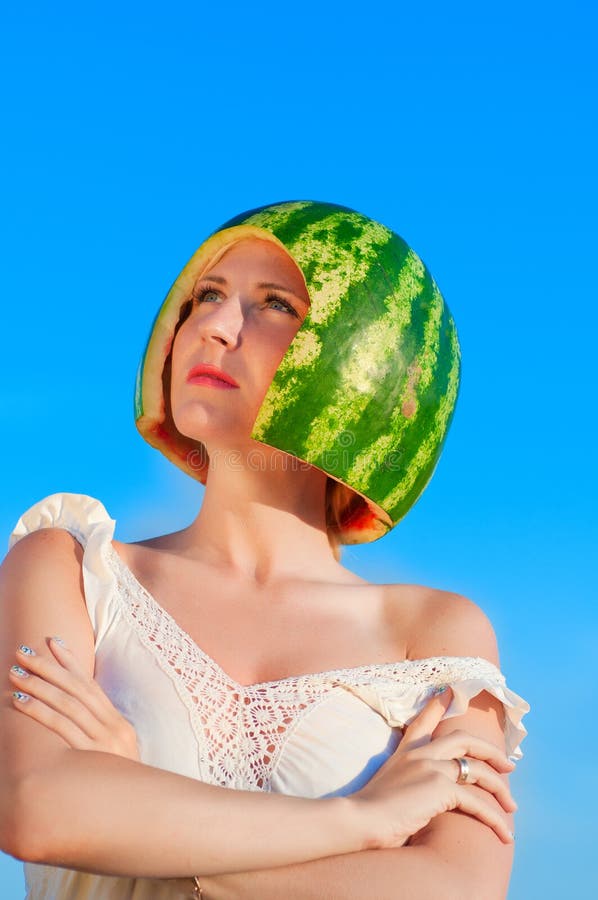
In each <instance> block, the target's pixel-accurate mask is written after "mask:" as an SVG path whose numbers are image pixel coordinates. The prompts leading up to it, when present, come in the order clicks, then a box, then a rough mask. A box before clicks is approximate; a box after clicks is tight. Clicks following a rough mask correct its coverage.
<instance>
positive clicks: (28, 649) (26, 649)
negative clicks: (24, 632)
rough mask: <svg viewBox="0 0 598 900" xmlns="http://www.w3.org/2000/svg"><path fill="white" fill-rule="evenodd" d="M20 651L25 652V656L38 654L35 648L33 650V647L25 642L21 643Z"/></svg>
mask: <svg viewBox="0 0 598 900" xmlns="http://www.w3.org/2000/svg"><path fill="white" fill-rule="evenodd" d="M18 649H19V652H20V653H23V654H24V655H25V656H37V653H36V652H35V650H32V649H31V647H27V646H26V645H25V644H19V648H18Z"/></svg>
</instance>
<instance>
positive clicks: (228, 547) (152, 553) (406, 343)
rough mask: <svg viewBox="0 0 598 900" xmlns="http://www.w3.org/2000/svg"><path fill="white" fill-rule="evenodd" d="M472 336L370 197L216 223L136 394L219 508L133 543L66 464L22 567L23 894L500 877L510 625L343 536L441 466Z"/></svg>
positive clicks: (176, 893) (13, 708) (12, 581)
mask: <svg viewBox="0 0 598 900" xmlns="http://www.w3.org/2000/svg"><path fill="white" fill-rule="evenodd" d="M458 366H459V353H458V344H457V341H456V333H455V330H454V324H453V322H452V319H451V317H450V314H449V312H448V310H447V309H446V306H445V305H444V303H443V301H442V298H441V297H440V294H439V293H438V290H437V288H436V286H435V285H434V283H433V281H432V280H431V278H430V276H429V274H428V273H427V271H426V270H425V268H424V266H423V264H422V263H421V261H420V260H419V259H418V258H417V257H416V256H415V254H413V252H412V251H410V250H409V248H407V247H406V245H405V244H404V243H403V242H402V241H401V240H400V238H398V237H397V236H396V235H393V234H392V232H390V231H389V230H388V229H385V228H384V227H383V226H381V225H379V224H378V223H375V222H372V221H371V220H369V219H366V218H365V217H363V216H360V215H359V214H358V213H354V212H353V211H351V210H346V209H344V208H342V207H336V206H332V205H330V204H319V203H309V202H304V203H303V202H302V203H283V204H276V205H275V206H272V207H265V208H262V209H261V210H257V211H252V212H250V213H246V214H243V215H242V216H240V217H238V218H237V219H235V220H232V221H231V222H229V223H227V225H226V226H224V227H223V228H222V229H219V230H218V232H216V233H215V234H214V235H212V236H211V237H210V238H209V239H208V241H206V242H205V243H204V244H203V245H202V246H201V247H200V249H199V250H198V251H197V253H196V254H195V255H194V257H193V258H192V260H191V261H190V263H189V264H188V266H187V267H186V268H185V269H184V270H183V272H182V273H181V275H180V276H179V278H178V279H177V281H176V282H175V284H174V285H173V288H172V289H171V291H170V293H169V295H168V297H167V298H166V301H165V302H164V304H163V307H162V309H161V311H160V313H159V315H158V317H157V319H156V321H155V323H154V326H153V328H152V332H151V335H150V339H149V342H148V346H147V349H146V352H145V354H144V357H143V359H142V363H141V366H140V370H139V373H138V379H137V385H136V407H135V413H136V422H137V425H138V428H139V430H140V431H141V433H142V434H143V436H144V437H145V438H146V439H147V440H148V441H149V442H150V443H151V444H152V445H153V446H156V447H157V448H158V449H160V450H161V451H162V452H163V453H165V455H166V456H167V457H168V458H169V459H171V460H172V461H173V462H175V463H176V464H177V465H179V466H180V467H181V468H183V469H184V470H185V471H186V472H188V474H190V475H192V476H193V477H195V478H198V479H199V480H201V481H202V482H204V483H205V484H206V492H205V496H204V499H203V504H202V507H201V510H200V512H199V514H198V516H197V517H196V519H195V520H194V522H192V523H191V525H190V526H189V527H187V528H185V529H182V530H181V531H179V532H176V533H174V534H169V535H163V536H160V537H157V538H153V539H150V540H147V541H142V542H139V543H137V544H128V545H127V544H123V543H121V542H119V541H115V540H113V533H114V524H115V523H114V521H113V520H112V519H110V517H109V516H108V514H107V513H106V510H105V509H104V507H103V506H102V504H101V503H100V502H99V501H98V500H95V499H94V498H90V497H86V496H83V495H73V494H55V495H52V496H50V497H47V498H45V499H44V500H42V501H40V503H38V504H36V505H35V506H33V507H32V508H31V509H30V510H28V511H27V512H26V513H25V514H24V515H23V516H22V517H21V519H20V520H19V522H18V523H17V526H16V528H15V531H14V532H13V535H12V536H11V545H12V549H11V552H10V553H9V554H8V556H7V558H6V560H5V562H4V564H3V567H2V568H3V571H2V575H3V582H2V592H3V601H4V602H3V605H2V614H3V622H2V633H3V652H4V654H5V656H4V659H5V660H6V662H7V667H8V666H10V665H11V664H12V663H13V662H14V659H13V657H14V647H15V646H17V645H19V646H20V649H19V650H18V651H17V654H16V659H17V663H16V665H17V668H16V669H11V672H10V681H11V685H12V687H13V688H14V689H16V690H15V694H16V695H15V696H14V697H13V701H12V704H11V703H10V701H8V700H7V703H6V704H5V706H6V708H5V709H4V710H3V726H4V731H3V734H6V735H7V737H6V739H5V741H4V746H3V750H2V753H3V758H2V764H3V766H4V770H5V771H7V772H8V773H9V774H10V776H11V777H10V781H9V784H10V787H5V788H4V789H3V792H2V796H1V797H0V802H1V803H2V822H3V826H2V841H3V843H2V847H3V848H4V849H6V850H8V852H12V853H13V854H14V855H17V856H19V857H20V858H23V859H25V860H27V861H28V864H27V865H26V872H27V877H28V883H29V886H30V897H32V898H36V900H37V898H42V897H50V896H51V897H56V898H70V897H78V898H81V897H84V898H96V897H110V898H124V897H134V898H135V900H138V898H144V900H145V898H149V897H152V898H153V897H158V898H162V897H164V898H174V897H180V896H185V895H186V894H188V892H189V890H190V887H191V877H192V876H193V875H195V874H196V873H197V872H199V873H201V875H200V879H199V882H197V883H196V891H201V892H202V893H203V895H204V896H206V897H207V898H209V900H212V898H218V897H222V898H225V897H229V898H230V897H260V898H267V897H272V898H280V897H282V896H284V897H314V898H316V897H318V898H320V897H339V898H340V897H342V898H351V897H364V896H366V897H367V896H369V897H372V898H373V897H375V898H377V900H379V898H386V897H388V898H390V897H395V896H397V895H398V894H397V891H398V890H399V886H400V890H401V891H406V892H407V893H408V895H410V896H417V897H422V898H423V897H428V896H438V891H439V885H440V886H441V890H442V895H443V896H445V897H451V896H455V897H465V896H476V897H481V896H483V897H494V896H496V897H499V896H504V893H505V891H506V886H507V883H508V877H509V871H510V865H511V858H512V835H511V830H512V813H513V811H514V809H515V808H516V805H515V804H514V801H513V800H512V798H511V796H510V793H509V791H508V786H507V777H506V776H507V773H508V772H509V771H511V769H512V766H513V762H512V759H514V758H518V757H519V756H520V755H521V754H520V751H519V750H518V743H519V741H520V740H521V737H523V735H524V734H525V730H524V729H523V728H522V726H521V724H520V721H521V716H522V714H523V713H524V712H525V711H527V708H528V707H527V705H526V704H525V703H524V701H522V700H521V698H519V697H517V696H516V695H515V694H513V693H512V692H510V691H509V690H508V689H507V688H506V686H505V683H504V678H503V677H502V675H501V673H500V671H499V670H498V668H497V666H498V657H497V651H496V645H495V640H494V635H493V631H492V628H491V626H490V625H489V623H488V621H487V619H486V618H485V616H484V615H483V613H481V611H480V610H479V609H478V608H477V607H476V606H475V605H474V604H473V603H471V602H470V601H468V600H466V599H465V598H462V597H459V596H458V595H452V594H448V593H446V592H442V591H437V590H432V589H429V588H425V587H420V586H414V585H400V584H399V585H378V584H369V583H368V582H366V581H364V580H363V579H361V578H359V577H357V576H356V575H354V574H353V573H351V572H349V571H348V570H346V569H345V568H344V567H342V566H341V565H340V563H339V552H338V546H339V544H340V543H359V542H362V541H369V540H375V539H376V538H378V537H380V536H382V535H383V534H384V533H386V532H387V531H388V530H390V528H392V527H393V526H394V525H395V524H396V523H397V522H398V521H399V519H400V518H401V517H402V516H403V515H404V514H405V512H406V511H407V510H408V509H409V508H410V506H411V505H413V503H414V502H415V500H416V499H417V497H418V496H419V495H420V494H421V491H422V490H423V489H424V487H425V485H426V484H427V482H428V480H429V478H430V477H431V474H432V471H433V469H434V467H435V465H436V463H437V460H438V456H439V453H440V449H441V446H442V443H443V441H444V437H445V435H446V431H447V429H448V425H449V422H450V419H451V416H452V411H453V408H454V403H455V399H456V394H457V381H458ZM208 474H209V477H208ZM158 600H159V602H158ZM57 633H58V634H60V635H61V637H62V638H63V639H64V640H65V641H66V644H67V645H68V647H69V648H70V649H69V650H66V649H64V648H62V647H61V646H60V644H57V643H56V642H55V641H52V640H50V639H49V636H50V635H52V634H57ZM314 638H315V639H314ZM32 651H33V652H32ZM216 660H218V662H216ZM447 685H449V686H450V690H443V689H445V688H446V686H447ZM19 713H21V715H19ZM23 713H25V715H22V714H23ZM451 718H453V719H455V718H456V721H452V722H451V721H448V720H449V719H451ZM441 719H442V720H443V721H440V720H441ZM131 726H133V727H131ZM399 741H400V743H399ZM505 741H506V745H505ZM505 751H506V752H505ZM507 755H510V756H511V757H512V759H511V761H509V760H508V758H507ZM383 764H384V765H383ZM223 788H234V789H235V790H232V791H231V790H228V791H227V790H223ZM285 795H286V796H285ZM83 798H84V802H83ZM316 798H320V799H316ZM90 873H91V874H90ZM199 885H201V887H200V886H199Z"/></svg>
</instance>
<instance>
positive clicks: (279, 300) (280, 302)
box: [266, 295, 297, 316]
mask: <svg viewBox="0 0 598 900" xmlns="http://www.w3.org/2000/svg"><path fill="white" fill-rule="evenodd" d="M266 301H267V302H268V303H278V305H279V306H281V307H282V308H283V309H284V310H286V312H288V313H290V314H291V315H292V316H296V315H297V312H296V310H295V309H294V308H293V307H292V306H291V304H290V303H287V301H286V300H283V299H282V297H276V296H274V295H272V296H268V297H266Z"/></svg>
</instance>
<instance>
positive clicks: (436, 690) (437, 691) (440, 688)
mask: <svg viewBox="0 0 598 900" xmlns="http://www.w3.org/2000/svg"><path fill="white" fill-rule="evenodd" d="M447 688H448V684H441V685H439V686H438V687H435V688H434V694H444V692H445V691H446V690H447Z"/></svg>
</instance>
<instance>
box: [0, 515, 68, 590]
mask: <svg viewBox="0 0 598 900" xmlns="http://www.w3.org/2000/svg"><path fill="white" fill-rule="evenodd" d="M82 558H83V548H82V547H81V544H80V543H79V541H78V540H77V539H76V537H75V536H74V535H73V534H71V533H70V531H67V529H66V528H56V527H53V528H39V529H38V530H37V531H33V532H31V534H26V535H25V536H24V537H22V538H20V540H18V541H17V543H16V544H13V546H12V547H11V549H10V550H9V552H8V553H7V554H6V556H5V557H4V560H3V562H2V566H1V567H0V571H1V572H2V573H3V576H4V577H5V578H6V577H8V578H10V577H12V576H13V575H14V574H17V573H18V574H19V575H20V576H24V577H34V576H35V572H36V571H37V570H38V569H39V568H40V567H43V568H44V570H46V571H47V566H48V565H50V566H52V567H53V568H55V567H61V568H62V567H65V566H66V567H67V568H70V569H71V570H72V571H73V572H74V571H75V570H80V568H81V560H82Z"/></svg>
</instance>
